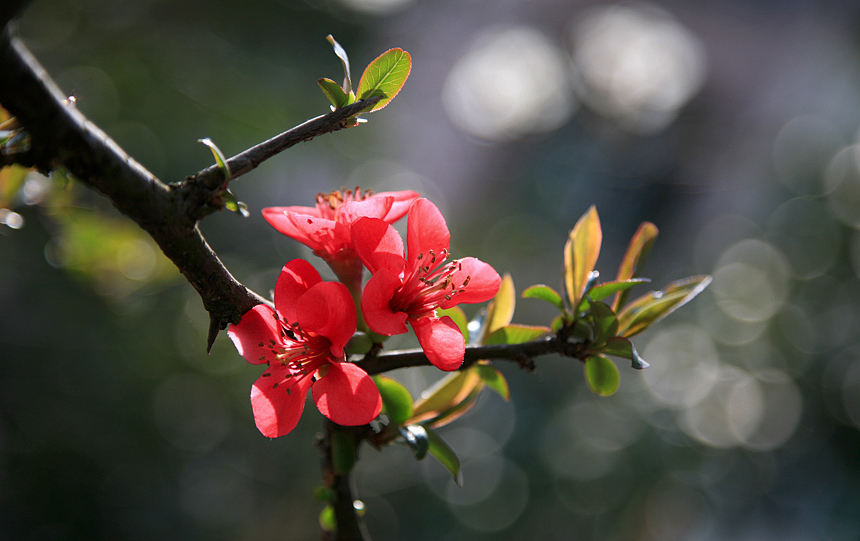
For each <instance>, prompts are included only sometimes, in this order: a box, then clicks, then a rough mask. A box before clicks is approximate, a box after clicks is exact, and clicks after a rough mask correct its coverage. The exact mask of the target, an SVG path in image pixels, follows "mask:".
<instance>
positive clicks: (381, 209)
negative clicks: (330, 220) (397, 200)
mask: <svg viewBox="0 0 860 541" xmlns="http://www.w3.org/2000/svg"><path fill="white" fill-rule="evenodd" d="M392 204H394V198H393V197H379V196H374V197H368V198H367V199H365V200H364V201H348V202H346V203H344V204H343V205H341V207H340V210H338V217H337V221H339V222H341V223H343V224H346V225H350V224H352V223H353V222H355V221H356V220H358V219H359V218H361V217H363V216H367V217H368V218H380V219H381V218H385V216H386V215H387V214H388V212H389V211H390V210H391V205H392Z"/></svg>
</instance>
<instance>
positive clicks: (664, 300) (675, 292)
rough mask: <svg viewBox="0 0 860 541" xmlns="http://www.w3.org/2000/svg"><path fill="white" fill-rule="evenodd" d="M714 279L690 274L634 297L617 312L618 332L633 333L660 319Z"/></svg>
mask: <svg viewBox="0 0 860 541" xmlns="http://www.w3.org/2000/svg"><path fill="white" fill-rule="evenodd" d="M711 280H712V278H711V277H710V276H707V275H699V276H691V277H689V278H685V279H683V280H678V281H676V282H672V283H671V284H669V285H668V286H667V287H666V289H664V290H663V291H652V292H651V293H647V294H645V295H642V296H641V297H639V298H637V299H635V300H633V301H632V302H630V303H629V304H628V305H627V306H625V307H624V308H623V309H622V310H621V312H620V313H619V314H618V322H619V328H618V334H619V335H620V336H627V337H629V336H633V335H635V334H638V333H640V332H642V331H644V330H645V329H647V328H648V327H650V326H651V325H653V324H654V323H655V322H657V321H660V320H661V319H663V318H664V317H666V316H668V315H669V314H671V313H672V312H674V311H675V310H677V309H678V308H680V307H681V306H683V305H685V304H686V303H688V302H690V300H692V299H693V298H694V297H695V296H696V295H698V294H699V293H701V292H702V291H703V290H704V289H705V288H706V287H708V284H710V283H711Z"/></svg>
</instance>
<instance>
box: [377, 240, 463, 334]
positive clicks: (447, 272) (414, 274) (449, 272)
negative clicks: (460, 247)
mask: <svg viewBox="0 0 860 541" xmlns="http://www.w3.org/2000/svg"><path fill="white" fill-rule="evenodd" d="M449 255H450V254H449V253H448V250H442V253H441V254H439V255H438V256H437V255H436V254H435V253H434V252H433V250H430V251H428V252H427V254H426V257H425V254H423V253H421V254H418V257H417V258H416V264H415V266H414V267H413V268H412V269H410V270H409V272H408V273H407V274H406V276H404V277H403V283H402V284H401V286H400V287H399V288H398V289H397V291H395V292H394V295H393V296H392V298H391V302H390V304H389V306H390V307H391V310H392V311H394V312H405V313H407V314H409V316H410V317H413V318H419V317H423V316H432V315H433V314H434V313H435V310H436V309H437V308H439V306H440V305H441V304H442V303H443V302H445V301H449V300H451V299H452V298H453V297H455V296H456V295H458V294H460V293H462V292H463V291H465V290H466V286H467V285H468V284H469V280H470V279H471V276H466V278H465V279H464V280H463V283H462V284H457V283H456V282H455V281H454V273H455V272H457V271H459V270H461V268H462V266H461V265H460V262H459V261H458V260H456V259H455V260H453V261H451V262H450V263H447V264H445V260H446V259H448V256H449ZM422 263H424V264H422Z"/></svg>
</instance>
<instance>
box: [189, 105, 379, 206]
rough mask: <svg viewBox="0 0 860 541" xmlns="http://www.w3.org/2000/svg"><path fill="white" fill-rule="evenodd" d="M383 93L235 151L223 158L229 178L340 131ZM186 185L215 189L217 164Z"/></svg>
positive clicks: (218, 181)
mask: <svg viewBox="0 0 860 541" xmlns="http://www.w3.org/2000/svg"><path fill="white" fill-rule="evenodd" d="M383 97H384V96H374V97H372V98H368V99H366V100H358V101H356V102H355V103H353V104H350V105H347V106H346V107H342V108H340V109H337V110H335V111H332V112H331V113H329V114H327V115H321V116H318V117H316V118H312V119H310V120H308V121H306V122H304V123H302V124H299V125H298V126H296V127H294V128H291V129H289V130H287V131H285V132H283V133H281V134H279V135H276V136H275V137H272V138H271V139H269V140H267V141H263V142H262V143H260V144H258V145H254V146H253V147H251V148H249V149H248V150H246V151H244V152H241V153H239V154H236V155H235V156H233V157H232V158H229V159H228V160H227V166H228V167H229V168H230V179H234V178H236V177H238V176H241V175H244V174H245V173H249V172H251V171H253V170H254V169H255V168H256V167H257V166H258V165H260V164H261V163H263V162H264V161H265V160H268V159H269V158H271V157H272V156H274V155H276V154H278V153H280V152H283V151H284V150H286V149H288V148H290V147H291V146H293V145H296V144H298V143H301V142H303V141H310V140H311V139H313V138H314V137H317V136H318V135H323V134H326V133H331V132H335V131H338V130H342V129H344V128H347V127H349V126H350V125H351V123H350V122H349V119H350V117H353V116H355V115H357V114H359V113H360V112H361V111H363V110H364V109H367V108H368V107H370V106H372V105H374V104H375V103H376V102H378V101H379V100H381V99H382V98H383ZM186 184H188V185H190V186H202V187H205V188H206V189H209V190H215V189H218V187H219V186H221V185H223V184H224V175H223V174H221V171H220V170H219V169H218V166H217V165H212V166H210V167H207V168H206V169H203V170H202V171H198V172H197V173H195V174H193V175H191V176H189V177H188V179H187V182H186Z"/></svg>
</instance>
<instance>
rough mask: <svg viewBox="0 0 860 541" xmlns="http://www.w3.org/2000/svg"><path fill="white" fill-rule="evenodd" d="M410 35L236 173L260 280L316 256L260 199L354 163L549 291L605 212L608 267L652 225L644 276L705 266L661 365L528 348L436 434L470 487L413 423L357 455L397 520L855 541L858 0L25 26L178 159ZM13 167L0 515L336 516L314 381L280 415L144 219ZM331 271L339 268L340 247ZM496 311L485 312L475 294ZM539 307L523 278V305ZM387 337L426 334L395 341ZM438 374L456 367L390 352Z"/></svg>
mask: <svg viewBox="0 0 860 541" xmlns="http://www.w3.org/2000/svg"><path fill="white" fill-rule="evenodd" d="M329 33H331V34H333V35H334V36H335V37H336V38H337V39H338V41H340V42H341V43H342V44H343V45H344V47H345V48H346V49H347V51H348V52H349V54H350V57H351V60H352V63H353V70H354V73H353V76H354V77H355V78H357V77H358V75H359V74H360V71H361V68H362V67H363V66H364V65H366V64H367V63H368V62H369V61H370V60H371V59H373V58H374V57H375V56H377V55H378V54H380V53H381V52H382V51H384V50H386V49H388V48H390V47H402V48H404V49H406V50H408V51H409V52H410V53H411V54H412V57H413V62H414V65H413V69H412V75H411V77H410V79H409V81H408V82H407V84H406V87H405V88H404V90H403V91H402V92H401V94H400V95H399V97H398V98H397V99H396V100H395V101H394V102H392V104H391V105H390V106H389V107H388V108H386V109H385V110H384V111H381V112H377V113H374V114H373V115H370V116H369V117H368V119H369V123H367V124H365V125H362V126H361V127H359V128H357V129H350V130H347V131H345V132H341V133H337V134H332V135H326V136H324V137H320V138H318V139H316V140H313V141H311V142H307V143H304V144H302V145H300V146H298V147H295V148H293V149H291V150H289V151H288V152H286V153H285V154H283V155H281V156H279V157H277V158H275V159H273V160H270V161H269V162H267V163H265V164H264V165H263V166H261V167H260V168H259V169H257V170H256V171H254V172H253V173H251V174H249V175H247V176H245V177H242V178H241V179H240V180H238V181H236V182H235V183H234V184H233V185H232V186H233V188H234V191H235V193H236V194H237V196H238V197H239V198H240V199H241V200H243V201H245V202H246V203H247V204H248V206H249V207H250V210H251V216H250V217H249V218H247V219H243V218H241V217H240V216H238V215H234V214H231V213H228V212H225V213H221V214H218V215H214V216H211V217H209V218H208V219H206V220H205V221H204V223H203V224H202V229H203V230H204V233H205V235H206V236H207V238H208V240H209V242H210V243H211V244H212V246H213V247H214V248H215V250H216V251H217V252H218V253H219V255H220V256H221V257H222V259H223V260H224V261H225V263H226V264H227V266H228V268H230V269H231V271H232V272H233V273H234V275H235V276H236V277H237V278H238V279H239V280H240V281H242V282H243V283H245V284H247V285H248V286H250V287H251V288H253V289H255V290H257V291H260V292H263V293H265V292H268V291H269V290H271V289H272V288H273V286H274V283H275V278H276V277H277V274H278V271H279V269H280V267H281V266H282V265H283V264H284V263H285V262H286V261H287V260H289V259H291V258H294V257H308V258H310V257H312V256H311V255H310V254H309V253H308V251H307V250H305V249H304V248H303V247H301V246H299V245H298V244H297V243H295V242H293V241H291V240H290V239H287V238H286V237H283V236H281V235H279V234H278V233H276V232H275V231H274V230H273V229H271V228H270V227H269V226H268V225H267V224H266V223H265V222H264V220H263V219H262V217H261V216H260V214H259V211H260V209H261V208H263V207H265V206H272V205H303V204H310V203H311V202H312V200H313V196H314V194H315V193H317V192H321V191H331V190H333V189H337V188H340V187H353V186H356V185H360V186H362V187H364V188H373V189H375V190H376V191H383V190H390V189H398V190H399V189H408V188H411V189H416V190H419V191H420V192H421V193H422V194H424V195H426V196H427V197H429V198H430V199H432V200H433V201H434V202H435V203H436V204H437V205H438V206H439V207H440V208H441V209H442V210H443V212H444V213H445V215H446V217H447V220H448V223H449V226H450V228H451V230H452V237H453V250H452V251H453V252H454V254H455V255H474V256H477V257H479V258H481V259H483V260H485V261H488V262H490V263H491V264H492V265H494V266H495V267H496V268H497V269H498V270H500V271H501V272H510V273H511V275H512V276H513V279H514V282H515V284H516V285H517V289H518V290H519V291H522V289H524V288H525V287H527V286H528V285H531V284H535V283H547V284H550V285H553V286H557V285H558V284H559V281H560V280H559V273H560V269H561V261H562V256H561V249H562V246H563V244H564V241H565V238H566V235H567V232H568V230H569V229H570V228H571V227H572V226H573V224H574V223H575V221H576V220H577V218H578V217H579V216H580V215H581V214H582V213H583V212H584V211H585V210H586V209H587V208H588V207H589V206H590V205H592V204H595V205H597V209H598V212H599V213H600V217H601V221H602V225H603V230H604V248H603V253H602V257H601V259H600V262H599V264H598V269H600V270H601V271H602V273H603V276H604V277H611V276H613V275H614V272H615V269H616V267H617V265H618V262H619V260H620V258H621V255H622V254H623V251H624V249H625V247H626V242H627V240H628V239H629V237H630V236H631V235H632V234H633V232H634V231H635V229H636V227H637V225H638V224H639V223H640V222H642V221H643V220H649V221H652V222H654V223H655V224H656V225H657V226H658V227H659V228H660V231H661V234H660V238H659V239H658V241H657V244H656V246H655V248H654V250H653V251H652V256H651V258H650V260H649V263H648V264H647V266H646V269H645V275H646V276H649V277H651V278H653V279H654V282H655V283H654V285H655V286H656V287H661V286H662V285H665V284H666V283H668V282H669V281H671V280H674V279H678V278H682V277H685V276H688V275H691V274H698V273H709V274H712V275H713V276H714V282H713V284H712V285H711V287H710V288H709V289H708V290H706V292H705V293H704V294H703V295H701V296H700V297H699V298H697V299H696V300H695V301H694V302H693V303H692V304H690V305H688V306H686V307H685V308H683V309H682V310H680V311H679V312H676V313H675V314H673V315H672V316H670V318H668V319H667V320H665V321H664V322H662V323H661V324H659V325H657V326H656V327H655V328H654V329H652V330H649V331H648V332H646V333H644V334H642V335H640V336H638V337H637V338H636V339H634V342H635V343H636V345H637V347H638V349H639V351H640V352H641V353H642V355H643V356H644V358H645V359H647V360H648V361H649V362H650V363H651V364H652V366H651V368H649V369H648V370H645V371H641V372H637V371H634V370H632V369H630V368H628V367H627V365H626V364H624V363H619V364H620V365H621V366H620V367H621V371H622V372H621V377H622V381H621V389H620V390H619V392H618V393H617V394H616V395H614V396H612V397H609V398H599V397H597V396H595V395H593V394H592V393H591V392H590V391H588V389H587V387H586V385H585V383H584V380H583V377H582V369H581V367H580V366H579V365H578V364H577V363H575V362H572V361H570V360H565V359H561V358H553V357H546V358H540V359H539V360H538V369H537V371H536V372H535V373H533V374H529V373H525V372H522V371H520V370H519V369H518V368H517V367H516V366H514V365H512V364H509V363H497V364H498V366H499V367H500V369H501V370H502V371H503V372H504V373H505V375H506V376H507V378H508V381H509V383H510V387H511V393H512V396H513V399H512V401H511V402H509V403H506V402H504V401H503V400H501V399H500V398H499V397H498V396H496V395H494V394H491V393H485V396H482V398H481V401H480V403H479V405H478V406H477V407H476V408H475V409H474V410H473V411H472V412H470V413H469V414H468V415H467V416H465V417H464V418H462V419H461V420H460V421H458V422H456V423H454V424H452V425H450V426H448V427H446V428H445V429H443V430H442V431H441V434H442V435H443V436H444V437H445V438H446V439H447V440H448V442H449V443H450V444H451V445H452V447H454V448H455V449H456V450H457V451H458V453H459V455H460V457H461V460H462V462H463V477H464V481H465V485H464V486H463V487H462V488H459V487H457V486H455V485H454V484H453V482H452V481H451V479H450V476H449V475H448V474H447V472H446V471H445V470H444V469H443V468H442V467H441V466H440V465H439V464H438V463H435V462H434V461H433V459H432V458H429V459H426V460H424V461H422V462H416V461H415V460H414V459H413V458H412V455H411V453H410V451H409V450H408V449H407V448H405V447H398V446H395V447H390V448H387V449H385V450H383V451H382V452H377V451H375V450H373V449H370V448H368V447H364V448H363V450H362V457H361V458H362V460H361V461H360V463H359V465H358V467H357V470H356V473H355V481H356V490H357V496H358V497H359V498H361V499H362V500H363V501H364V503H365V505H366V508H367V512H366V517H365V518H366V520H367V523H368V526H369V528H370V531H371V533H372V535H373V538H374V539H376V540H377V541H379V540H394V539H414V540H445V541H457V540H481V539H547V540H550V539H555V540H592V539H594V540H602V541H605V540H631V539H635V540H654V541H657V540H660V541H667V540H723V539H738V540H756V541H759V540H771V539H773V540H777V539H778V540H781V541H783V540H804V541H806V540H818V539H820V540H828V541H833V540H837V541H838V540H854V539H857V538H858V536H860V513H858V511H860V461H858V457H860V454H858V453H859V452H860V433H858V426H860V342H858V337H860V332H858V329H860V313H858V306H860V305H858V296H860V288H858V274H860V234H858V231H857V230H858V229H860V146H858V139H857V133H858V127H860V56H858V38H860V8H858V6H857V4H856V3H854V2H851V1H848V0H843V1H839V0H835V1H830V2H814V1H803V0H796V1H791V2H767V1H760V2H744V1H740V0H729V1H725V2H709V3H706V2H683V1H680V0H664V1H660V2H656V3H648V4H646V3H624V2H614V1H613V2H593V1H591V2H585V1H571V0H567V1H553V0H538V1H527V0H504V1H496V2H488V1H478V0H471V1H466V2H463V1H451V0H437V1H434V2H426V1H419V0H323V1H319V2H313V1H310V0H308V1H304V2H302V1H298V0H296V1H289V0H281V1H275V0H260V1H257V2H247V3H238V2H222V1H213V0H210V1H207V2H202V1H193V0H192V1H182V2H176V1H173V2H168V1H164V0H139V1H134V2H125V1H122V2H121V1H118V0H36V1H34V2H32V4H31V5H30V6H29V8H28V9H27V10H26V12H25V14H24V16H23V18H22V19H21V21H20V35H21V36H22V37H23V38H24V39H25V41H26V43H27V44H28V45H29V47H30V48H31V49H32V51H33V52H34V53H35V55H36V56H37V57H38V58H39V60H40V61H41V62H42V63H43V64H44V66H45V67H46V68H47V70H48V71H49V72H50V73H51V74H52V75H53V76H54V78H55V79H56V81H57V82H58V84H59V85H60V86H61V88H62V89H63V91H64V92H67V93H69V94H73V95H74V96H75V97H76V99H77V104H78V107H79V108H80V109H81V110H82V111H84V112H85V113H86V114H87V115H89V117H90V118H91V119H92V120H93V121H95V122H96V123H97V124H99V125H100V126H101V127H102V128H103V129H104V130H105V131H106V132H107V133H108V134H110V135H111V136H112V137H114V138H115V139H116V140H117V141H118V142H119V143H120V144H121V145H122V146H123V147H124V148H125V149H126V150H127V151H128V152H129V153H130V154H131V155H133V156H135V157H136V158H138V160H139V161H141V162H142V163H143V164H144V165H146V166H147V167H148V168H150V169H151V170H152V171H153V172H154V173H155V174H156V175H158V176H159V177H160V178H162V179H163V180H165V181H176V180H181V179H182V178H184V177H185V175H187V174H190V173H193V172H195V171H197V170H199V169H202V168H204V167H206V166H208V165H209V164H210V163H211V160H212V158H211V154H210V153H209V151H208V149H206V148H205V147H204V146H203V145H200V144H199V143H197V140H198V139H199V138H202V137H210V138H212V140H213V141H214V142H215V143H216V144H218V145H219V146H220V148H221V149H222V150H223V151H224V152H225V153H226V154H227V155H232V154H235V153H237V152H239V151H241V150H243V149H245V148H247V147H249V146H251V145H252V144H254V143H256V142H259V141H261V140H263V139H266V138H268V137H270V136H272V135H274V134H276V133H278V132H280V131H283V130H284V129H287V128H289V127H291V126H293V125H295V124H298V123H300V122H302V121H304V120H305V119H307V118H310V117H312V116H315V115H317V114H322V113H325V112H327V110H328V103H327V100H326V99H325V97H324V96H323V95H322V93H321V92H320V91H319V89H318V87H317V85H316V80H317V79H319V78H320V77H330V78H333V79H335V80H338V79H339V78H340V76H341V67H340V63H339V61H338V60H337V58H336V57H335V56H334V54H333V53H332V51H331V47H330V46H329V45H328V43H326V41H325V36H326V35H327V34H329ZM6 175H7V176H5V177H2V184H3V186H2V187H3V190H0V192H2V196H0V197H2V199H0V207H2V208H4V209H5V210H2V211H0V218H2V220H0V222H2V223H0V358H2V362H0V537H2V538H4V539H22V540H54V539H57V540H60V539H63V540H65V539H132V540H133V539H141V540H143V539H147V540H148V539H195V540H210V539H211V540H245V539H247V540H251V539H253V540H255V541H260V540H268V539H272V540H274V539H313V538H317V536H318V531H319V530H318V525H317V515H318V514H319V512H320V510H321V508H322V504H320V503H319V502H316V501H314V500H313V499H312V498H311V494H312V491H313V489H314V488H315V487H316V486H317V485H319V483H320V481H319V469H318V463H319V457H318V454H317V452H316V450H315V448H314V446H313V441H314V437H315V434H316V433H317V432H318V431H319V428H320V426H321V425H320V422H321V416H320V415H319V414H318V412H316V411H315V409H314V408H313V407H312V406H310V407H308V409H307V410H306V413H305V415H304V418H303V419H302V421H301V423H300V425H299V427H298V428H297V429H296V431H295V432H294V433H292V434H290V435H289V436H287V437H283V438H280V439H277V440H268V439H266V438H264V437H262V436H261V435H260V434H259V433H258V432H257V431H256V429H255V427H254V425H253V421H252V416H251V410H250V406H249V403H248V392H249V388H250V385H251V383H252V382H253V381H254V380H255V379H256V377H257V376H258V372H259V370H258V369H257V368H256V367H253V366H250V365H248V364H247V363H245V362H244V361H243V360H242V359H241V358H240V357H239V356H238V355H237V354H236V352H235V350H234V349H233V348H232V345H231V344H230V343H229V340H227V338H226V336H221V337H219V339H218V341H217V342H216V344H215V347H214V349H213V351H212V354H211V355H209V356H207V355H206V354H205V352H204V348H205V347H204V346H205V332H206V324H207V319H206V314H205V312H204V310H203V308H202V306H201V302H200V300H199V298H198V297H197V295H196V293H195V292H194V291H193V289H192V288H191V287H190V286H189V285H188V284H187V283H185V282H184V281H183V280H182V279H181V277H179V276H178V273H177V272H176V271H175V269H173V267H172V265H171V264H170V263H169V262H166V261H165V260H164V259H163V258H161V256H160V255H159V253H158V251H157V248H156V247H155V246H154V245H153V244H152V243H151V241H149V240H148V239H147V238H146V237H145V236H142V234H141V232H140V230H139V229H138V228H137V226H135V225H134V224H133V223H130V222H128V221H127V220H125V219H124V218H122V217H121V216H118V215H117V214H116V213H115V212H113V211H112V209H111V207H110V204H109V202H108V201H106V200H105V199H104V198H102V197H100V196H99V195H97V194H92V193H90V192H89V191H87V190H86V189H84V188H82V187H81V186H79V185H76V184H75V183H74V181H71V182H69V181H68V180H66V179H64V178H63V177H62V175H60V174H57V175H54V177H52V178H44V177H41V176H39V175H36V174H28V175H27V176H26V177H23V178H20V179H18V180H15V179H13V178H12V176H11V173H6ZM318 267H319V268H320V269H321V270H323V271H324V270H325V269H324V268H323V266H321V265H318ZM468 308H469V307H467V311H468V313H470V314H472V313H474V309H472V310H468ZM552 315H553V314H552V309H551V308H549V307H548V305H547V306H544V305H542V304H541V303H540V302H539V301H534V300H520V302H519V303H518V309H517V314H516V316H515V321H517V322H520V323H529V324H541V323H546V322H548V320H549V319H550V318H551V317H552ZM391 344H392V345H391V347H400V346H403V347H409V346H410V345H412V342H410V339H409V337H396V338H395V339H393V340H392V342H391ZM393 375H394V377H397V378H398V379H400V380H401V381H403V382H404V383H405V384H406V385H407V386H409V388H410V389H412V391H413V392H414V393H415V394H417V393H419V392H420V391H421V389H423V388H424V387H426V386H427V385H429V384H430V383H431V382H432V381H433V380H434V379H436V378H438V377H439V373H438V372H434V371H433V370H429V369H428V370H423V369H422V370H412V371H404V372H401V373H395V374H393Z"/></svg>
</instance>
